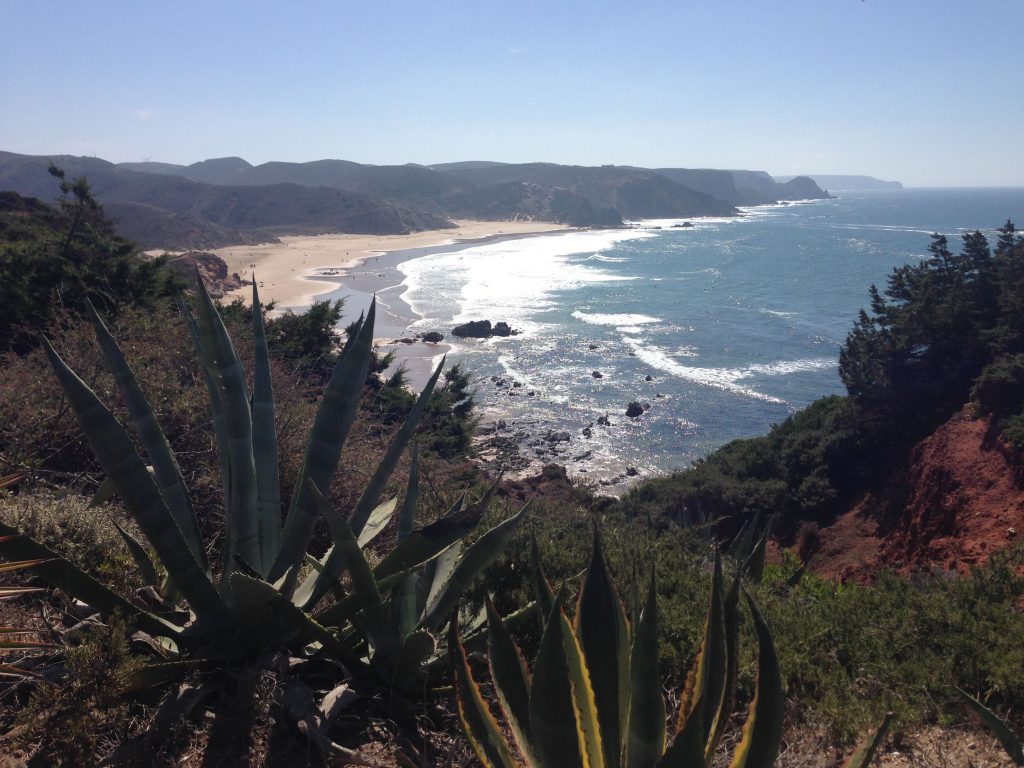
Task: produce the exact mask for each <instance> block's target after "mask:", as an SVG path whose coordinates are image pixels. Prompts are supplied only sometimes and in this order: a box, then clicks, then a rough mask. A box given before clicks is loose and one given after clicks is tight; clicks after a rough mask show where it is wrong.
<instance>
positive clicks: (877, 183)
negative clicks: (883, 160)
mask: <svg viewBox="0 0 1024 768" xmlns="http://www.w3.org/2000/svg"><path fill="white" fill-rule="evenodd" d="M807 176H808V177H809V178H811V179H814V182H815V183H816V184H817V185H818V186H819V187H821V188H822V189H829V190H833V191H837V190H844V189H849V190H859V189H903V184H901V183H900V182H898V181H882V180H881V179H876V178H875V177H874V176H850V175H837V174H822V173H809V174H807ZM792 178H793V177H792V176H776V177H775V180H776V181H778V182H780V183H784V182H787V181H789V180H790V179H792Z"/></svg>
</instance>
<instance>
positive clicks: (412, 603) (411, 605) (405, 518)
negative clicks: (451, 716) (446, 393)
mask: <svg viewBox="0 0 1024 768" xmlns="http://www.w3.org/2000/svg"><path fill="white" fill-rule="evenodd" d="M419 484H420V466H419V450H418V448H417V446H416V445H415V444H413V447H412V464H411V466H410V467H409V480H408V483H407V484H406V486H405V498H404V499H402V509H401V512H399V515H398V537H397V541H398V543H399V544H402V543H403V542H405V541H406V540H408V539H409V537H410V536H412V534H413V529H414V526H415V523H416V500H417V497H418V496H419ZM419 581H420V576H419V574H415V573H413V574H409V576H407V577H406V578H405V579H403V580H402V582H401V583H400V584H399V585H398V586H397V587H395V588H394V590H393V591H392V593H391V601H390V606H389V609H390V611H391V623H392V624H394V625H396V626H397V627H398V633H399V634H400V635H401V636H402V637H405V636H406V635H408V634H409V633H410V632H412V631H413V630H414V629H415V627H416V622H418V621H419V618H420V612H421V608H420V606H419V604H418V601H417V599H416V596H417V594H418V592H419Z"/></svg>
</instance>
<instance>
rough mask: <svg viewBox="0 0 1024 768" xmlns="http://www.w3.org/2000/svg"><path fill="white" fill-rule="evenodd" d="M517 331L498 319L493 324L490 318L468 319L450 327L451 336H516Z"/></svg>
mask: <svg viewBox="0 0 1024 768" xmlns="http://www.w3.org/2000/svg"><path fill="white" fill-rule="evenodd" d="M518 333H519V331H514V330H512V329H511V328H510V327H509V324H508V323H506V322H504V321H499V322H497V323H495V324H494V325H493V326H492V325H491V321H490V320H470V321H469V322H468V323H463V324H462V325H457V326H455V327H454V328H452V335H453V336H461V337H463V338H470V339H487V338H490V337H491V336H516V335H517V334H518Z"/></svg>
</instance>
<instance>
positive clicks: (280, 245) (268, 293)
mask: <svg viewBox="0 0 1024 768" xmlns="http://www.w3.org/2000/svg"><path fill="white" fill-rule="evenodd" d="M455 223H456V225H457V226H455V227H453V228H450V229H431V230H424V231H422V232H412V233H409V234H405V235H359V234H322V235H296V236H284V237H281V238H280V241H279V242H276V243H262V244H260V245H237V246H227V247H224V248H217V249H214V250H213V253H214V254H216V255H217V256H218V257H220V258H221V259H223V260H224V262H225V263H226V264H227V268H228V273H229V274H231V273H233V272H237V273H238V275H239V276H240V277H242V278H243V279H251V278H252V274H253V273H255V274H256V275H257V277H258V278H259V284H260V288H261V290H262V293H261V299H262V300H264V301H268V302H269V301H275V302H276V303H277V304H278V306H279V307H280V308H281V309H282V310H283V309H298V308H300V307H308V306H309V305H310V304H312V303H313V302H314V301H317V300H322V295H323V294H326V293H331V292H333V291H334V290H336V289H337V287H338V282H339V278H342V277H344V276H346V275H347V274H349V273H350V272H351V270H353V269H356V268H359V267H361V266H363V265H365V264H367V263H368V262H371V261H373V260H374V259H377V258H380V257H382V256H387V255H388V254H392V253H395V252H398V251H407V250H418V249H422V248H434V247H444V246H456V247H458V246H459V245H460V244H462V243H467V244H469V245H472V244H475V243H476V242H477V241H481V240H484V239H486V238H491V237H504V236H518V235H527V234H535V233H554V232H560V231H568V230H570V228H569V227H567V226H566V225H563V224H557V223H554V222H537V221H480V220H469V219H466V220H458V221H456V222H455ZM226 297H229V298H230V299H235V298H240V299H242V300H243V301H245V302H248V301H249V300H251V296H250V293H249V290H248V289H247V288H246V287H243V288H240V289H237V290H235V291H229V292H228V293H227V294H226Z"/></svg>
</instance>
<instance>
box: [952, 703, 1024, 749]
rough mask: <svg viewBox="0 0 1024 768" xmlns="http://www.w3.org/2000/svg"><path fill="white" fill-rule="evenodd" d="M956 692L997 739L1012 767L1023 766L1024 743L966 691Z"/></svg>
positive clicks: (994, 714)
mask: <svg viewBox="0 0 1024 768" xmlns="http://www.w3.org/2000/svg"><path fill="white" fill-rule="evenodd" d="M956 692H957V693H958V694H960V698H961V699H963V700H964V703H965V704H967V706H968V707H970V708H971V711H972V712H974V714H976V715H977V716H978V717H979V718H980V719H981V722H983V723H984V724H985V725H986V726H987V727H988V728H989V730H991V731H992V733H993V734H994V735H995V737H996V738H997V739H999V743H1000V744H1001V745H1002V747H1003V749H1005V750H1006V754H1008V755H1009V756H1010V759H1011V760H1013V763H1014V765H1024V743H1022V742H1021V740H1020V737H1019V736H1017V734H1015V733H1014V732H1013V731H1012V730H1010V727H1009V726H1008V725H1007V724H1006V723H1005V722H1004V721H1003V719H1002V718H1001V717H999V715H997V714H996V713H995V712H993V711H992V710H991V709H989V708H988V707H986V706H985V705H984V704H982V703H981V702H980V701H979V700H978V699H976V698H974V697H973V696H971V694H969V693H967V691H964V690H962V689H960V688H957V689H956Z"/></svg>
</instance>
